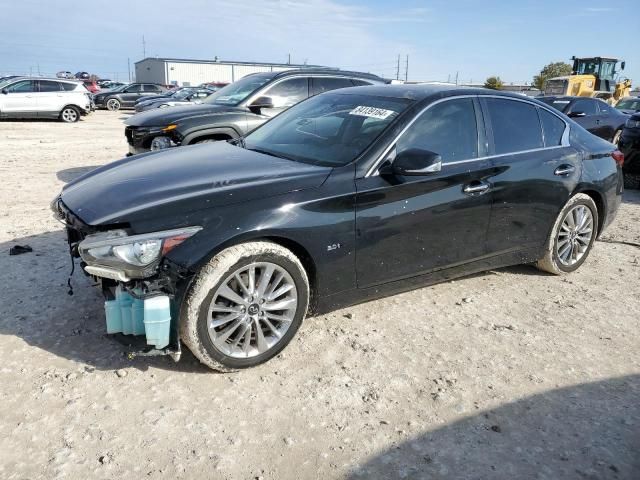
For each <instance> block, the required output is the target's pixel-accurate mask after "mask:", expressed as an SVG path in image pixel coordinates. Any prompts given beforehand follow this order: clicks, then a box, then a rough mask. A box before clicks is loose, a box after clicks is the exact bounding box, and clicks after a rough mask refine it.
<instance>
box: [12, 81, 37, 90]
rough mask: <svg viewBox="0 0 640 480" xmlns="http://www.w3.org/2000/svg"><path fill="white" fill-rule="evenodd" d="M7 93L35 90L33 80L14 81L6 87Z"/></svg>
mask: <svg viewBox="0 0 640 480" xmlns="http://www.w3.org/2000/svg"><path fill="white" fill-rule="evenodd" d="M6 90H7V92H9V93H31V92H35V91H36V89H35V82H34V81H32V80H22V81H21V82H17V83H14V84H13V85H10V86H9V87H7V88H6Z"/></svg>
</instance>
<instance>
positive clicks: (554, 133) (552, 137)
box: [538, 108, 566, 147]
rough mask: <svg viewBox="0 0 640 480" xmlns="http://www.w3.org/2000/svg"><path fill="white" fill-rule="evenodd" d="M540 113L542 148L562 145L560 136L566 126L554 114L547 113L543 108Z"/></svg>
mask: <svg viewBox="0 0 640 480" xmlns="http://www.w3.org/2000/svg"><path fill="white" fill-rule="evenodd" d="M538 111H539V112H540V120H542V131H543V132H544V146H545V147H555V146H557V145H560V144H561V143H562V134H563V133H564V129H565V127H566V125H565V124H564V122H563V121H562V120H560V119H559V118H558V117H556V116H555V115H554V114H552V113H549V112H547V111H546V110H544V109H543V108H540V109H539V110H538Z"/></svg>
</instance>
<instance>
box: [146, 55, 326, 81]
mask: <svg viewBox="0 0 640 480" xmlns="http://www.w3.org/2000/svg"><path fill="white" fill-rule="evenodd" d="M317 66H318V65H294V64H286V63H260V62H229V61H222V60H189V59H183V58H145V59H144V60H140V61H139V62H136V63H135V67H136V82H149V83H160V84H162V85H180V86H185V87H188V86H192V85H200V84H201V83H209V82H220V83H232V82H235V81H236V80H238V79H239V78H242V77H244V76H245V75H248V74H250V73H257V72H279V71H282V70H290V69H295V68H311V67H317Z"/></svg>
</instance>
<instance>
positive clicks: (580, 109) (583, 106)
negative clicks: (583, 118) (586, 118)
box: [570, 100, 598, 115]
mask: <svg viewBox="0 0 640 480" xmlns="http://www.w3.org/2000/svg"><path fill="white" fill-rule="evenodd" d="M570 113H584V114H585V115H597V114H598V106H597V105H596V102H594V101H593V100H577V101H576V102H575V103H574V104H573V105H572V106H571V112H570Z"/></svg>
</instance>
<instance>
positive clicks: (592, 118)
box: [539, 97, 629, 145]
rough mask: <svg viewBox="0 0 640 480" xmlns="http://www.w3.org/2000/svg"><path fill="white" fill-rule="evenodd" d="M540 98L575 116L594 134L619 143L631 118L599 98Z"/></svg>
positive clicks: (572, 116)
mask: <svg viewBox="0 0 640 480" xmlns="http://www.w3.org/2000/svg"><path fill="white" fill-rule="evenodd" d="M539 100H541V101H543V102H544V103H546V104H547V105H551V106H552V107H554V108H557V109H558V110H560V111H561V112H562V113H564V114H566V115H568V116H569V117H571V118H573V119H574V120H575V121H576V122H577V123H578V124H580V125H582V126H583V127H584V128H586V129H587V130H589V131H590V132H591V133H593V134H594V135H597V136H598V137H600V138H604V139H605V140H608V141H609V142H611V143H613V144H615V145H617V144H618V141H619V140H620V135H621V134H622V129H623V128H624V123H625V122H626V121H627V119H628V118H629V117H628V115H625V114H624V113H622V112H621V111H620V110H616V109H615V108H613V107H611V106H610V105H608V104H607V103H605V102H603V101H602V100H599V99H597V98H587V97H540V98H539Z"/></svg>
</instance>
